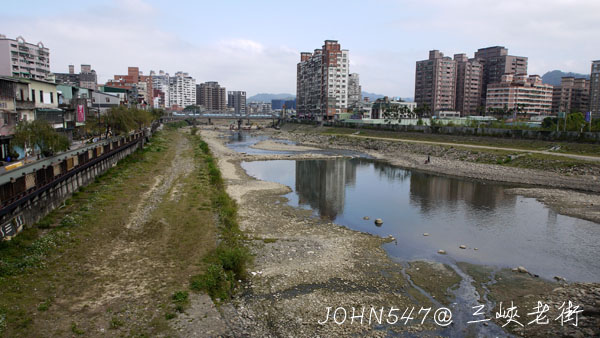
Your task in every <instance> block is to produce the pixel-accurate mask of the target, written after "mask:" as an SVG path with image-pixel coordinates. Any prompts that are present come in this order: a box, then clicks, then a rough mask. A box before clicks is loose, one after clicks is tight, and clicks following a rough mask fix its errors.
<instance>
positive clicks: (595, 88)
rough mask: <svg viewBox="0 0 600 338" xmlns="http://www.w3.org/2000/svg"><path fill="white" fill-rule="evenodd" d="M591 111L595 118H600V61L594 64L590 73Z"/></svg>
mask: <svg viewBox="0 0 600 338" xmlns="http://www.w3.org/2000/svg"><path fill="white" fill-rule="evenodd" d="M589 97H590V109H589V110H590V111H591V112H592V114H594V117H597V116H600V60H596V61H593V62H592V71H591V73H590V94H589Z"/></svg>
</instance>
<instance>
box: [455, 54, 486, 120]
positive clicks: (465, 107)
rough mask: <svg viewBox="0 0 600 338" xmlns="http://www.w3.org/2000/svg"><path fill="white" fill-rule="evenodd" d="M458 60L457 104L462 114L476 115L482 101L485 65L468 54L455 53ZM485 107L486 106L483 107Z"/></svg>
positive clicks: (456, 106)
mask: <svg viewBox="0 0 600 338" xmlns="http://www.w3.org/2000/svg"><path fill="white" fill-rule="evenodd" d="M454 61H455V62H456V105H455V109H456V110H457V111H459V112H460V113H461V115H463V116H464V115H475V114H477V112H478V107H480V101H481V95H482V94H481V90H482V81H483V65H482V64H481V63H480V62H479V61H477V59H469V58H468V57H467V55H466V54H455V55H454ZM483 108H485V107H483Z"/></svg>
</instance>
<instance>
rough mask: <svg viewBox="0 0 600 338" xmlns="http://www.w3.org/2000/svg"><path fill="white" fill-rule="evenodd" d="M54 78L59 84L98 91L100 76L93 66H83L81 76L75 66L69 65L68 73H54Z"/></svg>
mask: <svg viewBox="0 0 600 338" xmlns="http://www.w3.org/2000/svg"><path fill="white" fill-rule="evenodd" d="M54 77H55V79H56V83H59V84H64V85H68V86H75V87H80V88H86V89H92V90H98V75H97V74H96V71H95V70H93V69H92V66H91V65H81V71H80V72H79V74H77V73H75V66H74V65H69V72H68V73H54Z"/></svg>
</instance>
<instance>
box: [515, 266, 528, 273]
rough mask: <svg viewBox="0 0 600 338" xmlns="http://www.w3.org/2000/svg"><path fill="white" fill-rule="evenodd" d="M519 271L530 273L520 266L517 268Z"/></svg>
mask: <svg viewBox="0 0 600 338" xmlns="http://www.w3.org/2000/svg"><path fill="white" fill-rule="evenodd" d="M517 271H519V272H520V273H529V271H527V269H525V268H524V267H522V266H519V267H518V268H517Z"/></svg>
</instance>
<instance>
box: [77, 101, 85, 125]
mask: <svg viewBox="0 0 600 338" xmlns="http://www.w3.org/2000/svg"><path fill="white" fill-rule="evenodd" d="M77 122H85V109H84V107H83V105H82V104H80V105H78V106H77Z"/></svg>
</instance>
